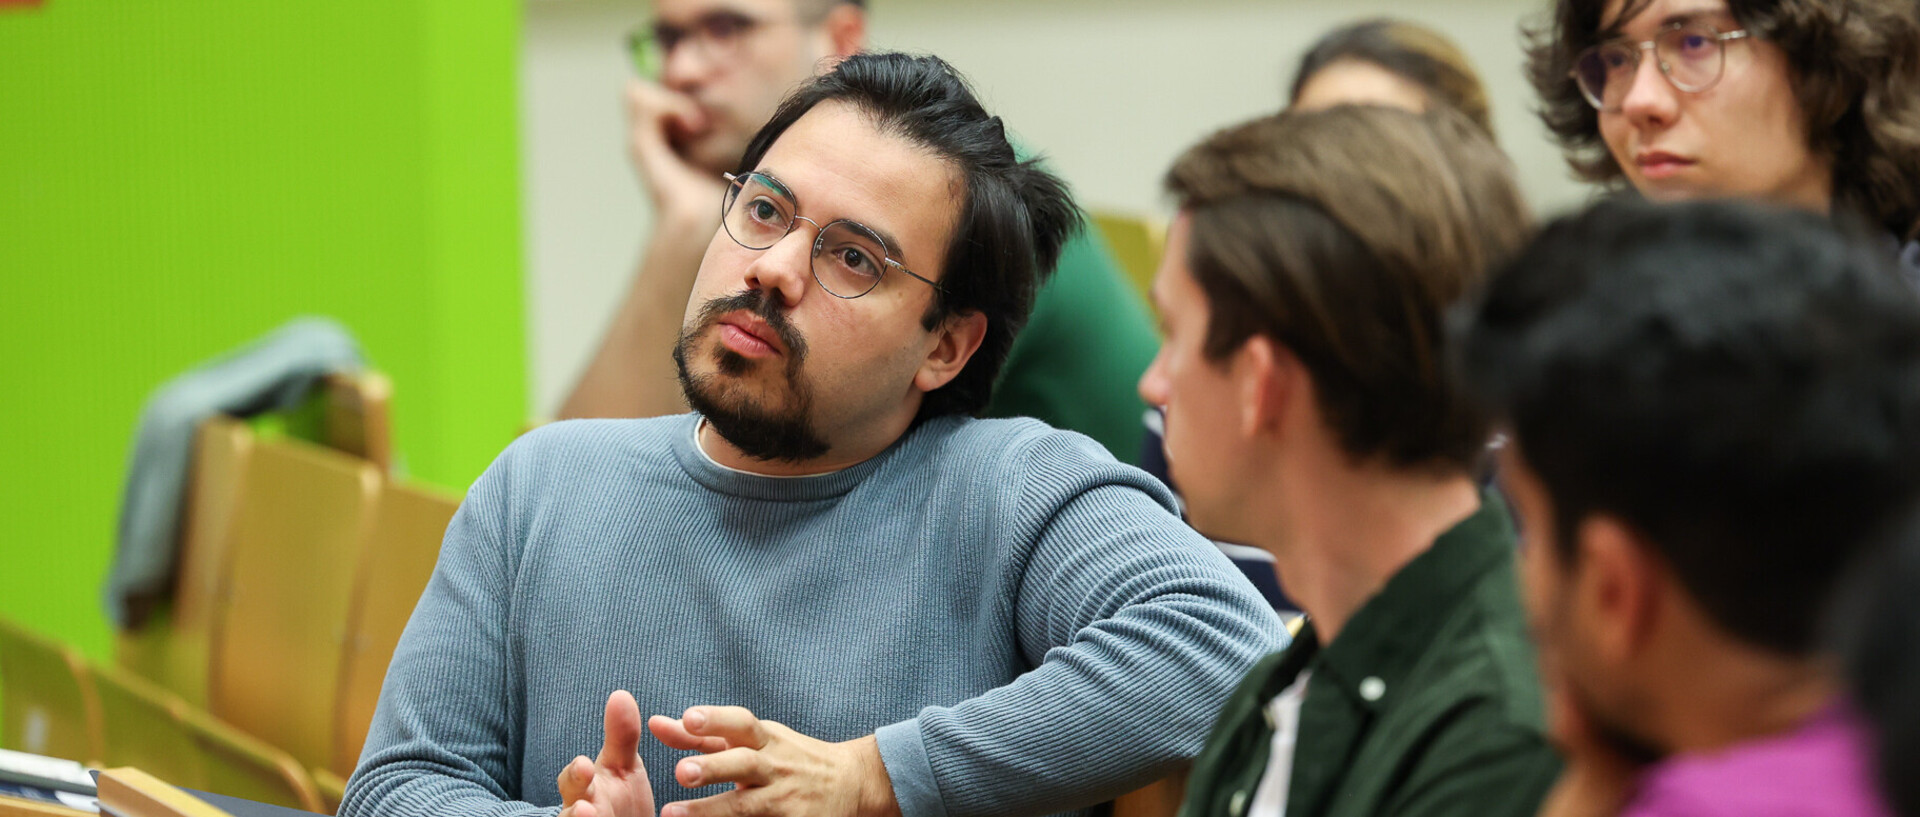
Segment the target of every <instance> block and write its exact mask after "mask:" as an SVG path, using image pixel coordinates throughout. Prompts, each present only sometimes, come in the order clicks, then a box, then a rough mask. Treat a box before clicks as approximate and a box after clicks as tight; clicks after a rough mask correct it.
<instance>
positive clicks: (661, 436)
mask: <svg viewBox="0 0 1920 817" xmlns="http://www.w3.org/2000/svg"><path fill="white" fill-rule="evenodd" d="M692 427H693V420H692V416H691V415H675V416H671V417H650V418H645V419H638V420H561V421H558V422H553V423H547V424H546V425H542V426H539V427H537V428H534V429H532V430H530V431H528V432H527V433H525V434H522V435H520V437H519V438H518V439H516V440H514V441H513V442H512V443H511V444H509V445H508V446H507V449H506V450H505V451H503V452H501V454H500V458H499V459H498V460H497V461H496V462H495V463H494V467H495V468H496V469H497V468H502V467H505V468H510V469H513V470H515V471H521V472H544V471H548V470H552V469H554V468H563V469H566V470H569V471H574V472H580V471H585V470H594V469H595V467H596V466H597V465H599V464H611V463H631V462H634V461H635V458H637V457H638V458H658V457H666V456H670V455H669V451H670V448H671V445H672V440H673V435H675V434H679V433H685V434H688V435H691V434H692V433H693V432H692ZM689 438H690V437H689Z"/></svg>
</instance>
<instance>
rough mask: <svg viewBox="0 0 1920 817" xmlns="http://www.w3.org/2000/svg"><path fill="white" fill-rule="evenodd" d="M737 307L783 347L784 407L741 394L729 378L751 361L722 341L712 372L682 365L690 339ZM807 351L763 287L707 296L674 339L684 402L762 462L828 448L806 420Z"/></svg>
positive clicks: (809, 400) (808, 456)
mask: <svg viewBox="0 0 1920 817" xmlns="http://www.w3.org/2000/svg"><path fill="white" fill-rule="evenodd" d="M739 311H745V312H752V313H753V314H755V315H758V316H759V317H760V318H761V319H762V320H765V321H766V322H767V326H769V327H771V328H772V329H773V332H774V333H775V334H777V335H779V337H780V343H781V344H782V345H784V346H785V347H786V349H787V365H786V379H787V393H788V397H789V399H788V400H787V401H786V405H785V407H784V408H781V409H777V410H776V409H772V408H769V407H768V406H766V405H764V404H762V403H761V402H760V401H759V400H756V399H754V398H752V397H749V396H746V395H744V394H740V393H739V392H740V391H741V389H740V387H739V386H738V385H737V384H736V383H733V382H728V381H730V380H732V379H736V378H740V377H743V376H745V375H746V374H747V373H748V372H750V371H752V370H753V367H754V361H752V360H749V359H747V358H746V357H745V356H744V355H741V354H740V353H738V352H735V351H733V350H732V349H728V348H726V347H725V346H724V345H723V346H719V347H718V348H716V349H715V350H714V355H713V362H714V365H715V367H717V368H718V369H719V373H718V374H717V375H695V374H693V373H692V371H690V370H689V369H688V368H687V356H688V355H689V354H691V353H692V351H693V344H694V341H695V339H697V338H698V337H700V336H701V335H703V334H705V333H706V332H707V330H708V329H711V328H712V327H713V326H714V325H715V324H716V323H717V322H718V320H719V318H720V316H722V315H725V314H727V313H729V312H739ZM806 356H807V343H806V339H805V338H802V337H801V336H800V332H799V330H796V329H794V328H793V324H792V323H791V322H789V321H788V320H787V313H786V310H784V309H782V308H781V307H780V306H779V304H778V302H777V301H776V300H775V299H774V297H773V294H772V293H771V292H770V291H768V290H749V291H746V292H741V293H737V294H734V295H728V296H725V297H721V298H714V299H713V300H710V301H707V302H706V304H704V305H702V306H701V307H700V313H699V314H698V315H697V316H696V317H695V319H694V321H693V324H692V328H690V329H682V330H681V332H680V338H679V340H677V341H676V342H675V343H674V344H673V362H674V365H675V367H676V368H677V369H678V370H679V373H680V391H681V393H682V394H684V395H685V396H686V398H687V405H689V406H691V407H693V410H694V411H697V412H699V413H700V414H701V416H703V417H706V418H707V422H708V423H710V424H711V425H712V426H713V430H714V431H715V432H716V433H718V434H719V435H720V436H721V438H723V439H725V440H726V441H727V442H728V443H729V444H731V445H732V446H733V447H734V448H737V449H739V450H740V453H742V454H745V455H747V456H748V457H752V458H753V459H757V460H761V461H765V462H774V461H779V462H790V463H799V462H805V461H807V460H812V459H817V458H819V457H821V456H822V455H825V454H826V453H827V451H828V450H829V447H828V445H827V441H826V440H825V439H824V438H823V437H822V436H821V434H820V432H819V431H818V430H816V429H815V428H814V427H813V424H812V422H811V421H810V420H809V419H808V416H809V415H810V414H811V412H812V409H813V389H812V388H811V386H809V385H808V383H807V382H806V381H805V380H804V379H803V378H802V377H801V372H800V368H801V364H802V363H804V362H805V361H806Z"/></svg>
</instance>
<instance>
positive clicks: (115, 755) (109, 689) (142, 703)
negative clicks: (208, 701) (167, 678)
mask: <svg viewBox="0 0 1920 817" xmlns="http://www.w3.org/2000/svg"><path fill="white" fill-rule="evenodd" d="M94 681H95V688H96V689H97V690H98V692H99V695H100V714H101V723H102V727H103V728H102V736H103V738H104V739H103V741H102V742H103V746H102V747H101V757H100V765H102V766H115V767H118V766H132V767H135V768H138V769H140V770H141V771H144V772H146V773H148V774H151V775H153V776H155V777H158V778H160V779H161V780H165V781H166V782H168V783H170V784H172V785H175V786H181V787H185V788H189V789H206V788H207V772H206V768H205V766H204V765H203V764H202V762H201V752H200V749H199V746H198V744H197V743H196V742H195V741H194V739H193V736H192V734H191V733H190V732H189V731H188V729H187V725H186V718H185V713H186V712H187V711H188V710H190V709H191V707H189V706H187V704H186V702H184V701H182V700H181V699H180V696H178V695H175V694H173V693H171V692H169V691H167V690H165V689H163V688H161V687H160V686H159V685H157V684H154V683H153V682H151V681H148V680H146V679H143V678H140V677H138V676H136V675H134V674H132V673H130V672H125V671H122V670H119V669H116V668H113V667H98V668H95V669H94Z"/></svg>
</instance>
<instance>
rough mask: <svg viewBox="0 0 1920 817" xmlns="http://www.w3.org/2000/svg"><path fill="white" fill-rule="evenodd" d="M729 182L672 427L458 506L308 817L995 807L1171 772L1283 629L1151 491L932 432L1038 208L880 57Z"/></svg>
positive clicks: (1059, 462)
mask: <svg viewBox="0 0 1920 817" xmlns="http://www.w3.org/2000/svg"><path fill="white" fill-rule="evenodd" d="M727 177H728V181H729V186H728V188H727V192H726V195H725V200H724V202H716V205H718V206H721V207H722V208H723V213H724V215H723V219H722V228H721V229H720V230H719V231H717V232H716V234H715V235H714V237H713V239H712V242H711V243H710V244H709V245H708V247H707V251H706V256H705V258H704V260H703V262H702V264H701V267H700V272H699V277H698V279H697V281H696V283H695V285H694V291H693V296H692V298H691V300H690V302H689V303H688V307H687V313H686V314H687V317H686V321H685V323H684V326H683V330H682V334H681V339H680V342H679V344H678V347H677V348H676V350H675V358H676V359H677V361H678V362H679V364H680V365H679V371H680V379H681V382H682V386H683V388H684V390H685V391H686V394H687V398H688V402H689V404H690V405H692V406H693V407H694V409H695V412H694V413H693V414H689V415H684V416H679V417H664V418H655V419H649V420H594V421H575V422H567V423H559V424H556V425H552V426H548V427H545V428H542V429H540V430H538V431H535V432H533V433H531V434H528V435H527V436H526V437H524V438H523V439H521V440H519V441H517V442H515V443H514V444H513V445H512V446H511V447H510V448H508V449H507V451H506V453H504V454H502V455H501V457H500V459H499V460H498V461H496V462H495V463H494V464H493V466H492V467H491V468H489V469H488V471H487V473H486V474H485V475H483V476H482V477H481V478H480V479H479V481H477V482H476V483H475V484H474V486H473V488H472V489H471V490H470V491H469V493H468V495H467V499H466V502H465V504H463V505H462V506H461V509H460V512H459V513H458V514H457V515H456V516H455V518H454V520H453V523H452V525H451V526H450V527H449V528H448V531H447V536H446V541H445V544H444V545H443V547H442V550H441V555H440V562H439V565H438V567H437V568H436V569H435V572H434V576H433V579H432V581H431V582H430V583H429V584H428V587H427V590H426V592H425V594H424V595H423V597H422V598H421V600H420V604H419V606H418V608H417V609H416V610H415V612H414V615H413V618H412V620H411V622H410V623H409V624H408V626H407V631H406V634H405V636H404V637H403V638H402V640H401V642H400V646H399V649H398V651H397V652H396V653H395V655H394V659H393V664H392V667H391V669H390V670H389V671H388V675H387V679H386V685H385V687H384V689H383V691H382V693H381V699H380V705H379V709H378V712H377V714H376V715H375V717H374V722H373V727H372V731H371V733H370V734H369V736H368V739H367V744H366V748H365V750H364V752H363V754H362V756H361V759H360V766H359V769H358V770H357V771H356V772H355V773H354V775H353V778H352V780H351V781H350V782H349V784H348V787H347V794H346V798H345V802H344V803H343V804H342V806H341V814H343V815H348V816H349V817H357V816H359V815H381V816H382V817H385V815H401V814H427V813H432V814H463V815H481V814H485V815H551V814H554V813H555V810H556V808H559V809H561V812H560V813H561V814H562V815H563V817H610V815H648V816H650V815H652V814H653V813H654V808H655V805H656V804H664V805H663V806H662V807H661V808H660V811H659V813H660V814H661V815H662V817H700V816H701V815H712V814H727V815H735V814H788V815H812V814H821V815H890V814H901V815H908V817H920V816H921V815H953V816H954V817H961V816H962V815H975V814H999V815H1027V814H1046V813H1054V812H1068V811H1074V810H1078V809H1085V808H1087V807H1089V806H1092V805H1094V804H1096V803H1098V802H1100V801H1102V800H1106V799H1109V798H1112V797H1113V796H1115V795H1117V794H1120V793H1122V792H1124V791H1126V790H1128V789H1132V788H1136V787H1138V786H1140V785H1142V784H1144V783H1146V782H1148V781H1149V780H1151V779H1153V778H1156V777H1159V776H1162V775H1165V774H1168V773H1170V772H1173V771H1176V770H1178V769H1179V768H1180V767H1181V766H1183V765H1184V764H1185V763H1186V762H1188V761H1189V760H1190V759H1191V758H1192V757H1193V756H1194V755H1195V754H1197V753H1198V752H1199V750H1200V748H1201V744H1202V742H1203V740H1204V739H1205V737H1206V734H1207V731H1208V729H1209V727H1210V726H1211V725H1212V721H1213V717H1214V714H1215V713H1217V712H1218V711H1219V709H1220V707H1221V705H1222V703H1223V701H1224V700H1225V698H1226V695H1227V693H1228V692H1229V691H1230V690H1231V689H1232V687H1233V685H1234V684H1235V682H1237V681H1238V680H1239V678H1240V677H1241V676H1242V675H1244V674H1245V672H1246V671H1247V669H1248V667H1250V666H1251V665H1252V664H1253V662H1254V661H1255V660H1257V659H1258V658H1259V657H1260V656H1262V655H1265V654H1267V653H1270V652H1273V651H1274V650H1276V649H1279V648H1280V647H1282V646H1284V644H1285V641H1286V636H1285V631H1284V629H1283V628H1282V627H1281V624H1280V622H1279V621H1278V620H1277V619H1276V618H1274V615H1273V612H1272V611H1271V610H1270V609H1269V608H1268V607H1267V605H1266V604H1265V602H1263V601H1262V600H1261V598H1260V596H1259V595H1258V594H1257V593H1256V592H1255V591H1254V589H1253V588H1252V587H1251V586H1250V585H1248V584H1247V583H1246V580H1245V579H1244V578H1242V577H1241V576H1240V574H1239V573H1238V572H1237V571H1236V570H1235V569H1234V568H1233V567H1232V565H1230V564H1229V563H1228V562H1227V561H1226V560H1225V558H1223V557H1222V556H1221V555H1220V553H1219V551H1218V550H1217V549H1215V548H1213V547H1212V545H1210V544H1209V543H1207V542H1206V540H1204V539H1202V538H1200V537H1199V536H1198V535H1197V534H1195V533H1193V532H1192V531H1191V530H1190V529H1188V528H1186V527H1185V526H1184V525H1183V524H1182V523H1181V522H1180V521H1179V520H1178V519H1177V518H1176V517H1175V516H1174V515H1173V512H1172V498H1171V496H1169V495H1168V494H1167V493H1166V491H1165V490H1164V489H1163V488H1161V487H1160V485H1159V484H1158V483H1156V482H1154V481H1153V480H1152V479H1151V478H1149V477H1147V476H1146V475H1144V474H1143V473H1141V472H1139V471H1136V470H1133V469H1132V468H1129V467H1126V466H1122V465H1120V464H1119V463H1117V462H1115V461H1114V460H1113V458H1112V457H1111V456H1109V455H1108V454H1107V453H1106V452H1105V451H1104V450H1103V449H1102V448H1101V447H1100V446H1099V444H1097V443H1095V442H1094V441H1092V440H1091V439H1088V438H1086V437H1083V436H1080V435H1077V434H1072V433H1068V432H1061V431H1056V430H1054V429H1051V428H1048V427H1046V426H1044V425H1041V424H1040V423H1038V422H1035V421H1031V420H976V419H971V418H969V417H968V416H967V415H969V414H971V413H973V412H975V411H977V410H979V409H980V407H981V406H984V405H985V404H986V402H987V399H988V397H989V395H990V393H991V391H992V386H993V381H994V376H995V374H996V372H997V370H998V368H999V366H1000V364H1001V362H1002V361H1003V360H1004V359H1005V357H1006V354H1007V349H1008V347H1009V346H1010V345H1011V343H1012V341H1013V337H1014V334H1015V332H1016V331H1017V330H1018V328H1019V325H1020V323H1021V322H1022V321H1023V320H1024V319H1025V316H1026V314H1027V311H1028V309H1029V307H1030V306H1031V304H1032V299H1033V293H1034V290H1035V288H1036V287H1037V285H1038V283H1039V281H1040V279H1041V277H1042V275H1043V274H1044V272H1045V271H1046V270H1049V269H1051V267H1052V265H1053V263H1054V261H1055V259H1056V258H1057V256H1058V254H1059V251H1060V247H1061V245H1062V243H1063V242H1064V241H1065V239H1066V237H1067V236H1068V235H1069V233H1070V232H1071V230H1072V228H1073V227H1075V226H1076V225H1077V223H1078V222H1079V213H1078V211H1077V210H1076V209H1075V208H1074V206H1073V204H1072V202H1071V199H1070V198H1069V196H1068V194H1067V191H1066V189H1065V188H1064V186H1063V185H1062V184H1061V183H1060V182H1059V181H1058V180H1057V179H1055V178H1053V177H1052V176H1050V175H1048V174H1047V173H1046V172H1044V171H1043V170H1041V169H1040V168H1039V167H1037V166H1036V165H1034V164H1033V163H1031V162H1022V161H1019V160H1018V159H1016V158H1015V156H1014V151H1013V148H1012V146H1011V145H1009V144H1008V142H1007V139H1006V134H1005V133H1004V131H1003V128H1002V126H1001V123H1000V121H999V119H997V118H995V117H992V116H990V115H988V114H987V113H986V111H984V110H983V109H982V108H981V106H980V104H979V103H978V102H977V101H976V100H975V98H974V97H973V95H972V93H971V92H970V91H969V90H968V89H967V88H966V85H965V83H964V81H963V80H962V79H961V78H960V77H959V76H958V75H957V74H956V73H955V72H954V71H953V70H952V69H951V68H950V67H948V66H947V65H946V64H945V63H944V62H941V61H940V60H938V59H936V58H931V57H921V58H912V57H906V56H901V55H892V54H881V55H862V56H857V57H853V58H851V59H848V60H847V61H845V62H844V63H842V64H841V65H840V66H839V67H838V68H837V69H836V70H835V71H834V72H833V73H830V74H827V75H825V76H823V77H821V78H819V79H816V80H813V81H812V82H810V83H809V84H808V85H805V86H803V87H801V88H800V89H799V90H797V91H796V92H795V94H794V95H793V96H791V97H789V98H788V99H787V101H786V102H785V103H784V104H783V105H782V106H781V108H780V109H779V111H778V112H777V113H776V114H775V115H774V117H773V119H772V120H771V121H769V122H768V124H767V125H766V127H765V128H764V129H762V130H761V132H760V133H759V135H758V136H756V137H755V139H754V141H753V142H752V144H751V145H750V146H749V148H748V150H747V152H746V155H745V156H744V157H743V159H742V162H741V165H740V168H739V170H738V171H737V172H735V173H732V174H727ZM603 702H604V705H603ZM642 712H645V713H650V714H653V717H652V718H651V720H650V721H648V723H647V724H646V726H647V730H648V731H650V732H652V737H651V739H645V738H643V736H642V734H641V732H642V728H641V713H642ZM668 714H671V715H678V716H679V717H667V716H666V715H668ZM595 744H599V745H600V746H601V748H600V750H599V754H598V757H597V758H596V759H588V758H586V757H584V756H579V755H577V754H576V753H578V752H580V751H581V750H583V749H591V748H592V747H593V746H594V745H595ZM649 771H651V772H652V773H653V777H652V778H649V776H648V772H649ZM726 784H732V785H731V786H729V785H726Z"/></svg>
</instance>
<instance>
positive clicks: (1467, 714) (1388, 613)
mask: <svg viewBox="0 0 1920 817" xmlns="http://www.w3.org/2000/svg"><path fill="white" fill-rule="evenodd" d="M1514 548H1515V540H1514V533H1513V526H1512V524H1511V523H1510V522H1509V520H1508V518H1507V511H1506V506H1505V504H1504V503H1502V502H1501V501H1500V499H1499V498H1498V497H1497V496H1495V495H1492V494H1490V493H1488V494H1483V495H1482V497H1481V506H1480V510H1479V511H1478V512H1476V513H1475V514H1474V515H1473V516H1471V517H1468V518H1467V519H1466V520H1465V521H1463V522H1461V523H1460V524H1459V525H1456V526H1454V528H1453V529H1452V530H1449V531H1447V532H1446V533H1445V534H1442V535H1441V536H1440V538H1439V539H1437V540H1435V541H1434V544H1433V547H1432V548H1431V549H1429V550H1428V551H1427V552H1425V553H1422V554H1420V555H1419V556H1418V557H1415V558H1414V560H1413V561H1411V562H1409V563H1408V564H1407V566H1406V567H1404V568H1401V570H1400V572H1399V573H1396V574H1394V576H1393V578H1392V579H1389V580H1388V581H1387V584H1386V587H1385V588H1383V589H1382V590H1381V591H1380V593H1379V595H1376V596H1374V597H1373V598H1372V599H1370V600H1369V601H1368V602H1367V603H1366V605H1365V606H1363V607H1361V608H1360V610H1359V612H1357V613H1355V614H1354V616H1353V619H1352V620H1351V621H1350V622H1348V624H1347V626H1346V628H1345V629H1344V630H1342V631H1341V633H1340V637H1339V638H1338V639H1336V640H1335V641H1334V643H1333V644H1332V645H1331V646H1328V647H1325V648H1322V647H1321V645H1320V639H1319V638H1318V636H1317V635H1316V634H1315V633H1314V631H1313V626H1312V625H1311V624H1309V625H1308V626H1307V628H1306V629H1305V630H1304V631H1303V632H1301V634H1300V636H1299V637H1298V638H1296V639H1295V640H1294V642H1293V645H1292V646H1291V647H1289V648H1288V649H1286V650H1284V651H1282V652H1278V653H1275V654H1273V655H1270V656H1268V657H1267V658H1265V659H1263V660H1262V661H1261V662H1260V663H1259V664H1256V665H1255V666H1254V668H1253V669H1252V671H1250V672H1248V673H1247V677H1246V679H1245V680H1243V681H1241V683H1240V686H1239V688H1238V689H1236V690H1234V692H1233V695H1232V696H1231V697H1230V698H1228V700H1227V706H1226V708H1225V709H1224V710H1222V712H1221V715H1220V720H1219V722H1218V723H1217V724H1216V725H1215V726H1214V730H1213V735H1212V737H1210V738H1208V740H1207V748H1206V749H1205V750H1204V751H1202V752H1201V754H1200V758H1199V759H1198V760H1197V761H1196V762H1195V763H1194V768H1193V775H1192V777H1191V779H1190V780H1189V782H1188V788H1187V797H1186V802H1185V803H1184V804H1183V805H1182V806H1181V808H1180V814H1181V817H1203V815H1205V816H1209V817H1210V816H1211V815H1224V817H1241V816H1242V815H1244V814H1246V813H1247V808H1248V807H1249V806H1250V805H1251V803H1252V801H1253V795H1254V790H1255V789H1256V788H1258V787H1259V785H1260V779H1261V778H1262V777H1263V776H1264V775H1265V774H1266V769H1267V757H1268V753H1269V751H1270V749H1271V746H1272V740H1273V729H1272V727H1271V726H1270V725H1269V723H1268V721H1267V716H1266V704H1267V702H1268V701H1270V700H1272V699H1273V697H1274V696H1276V695H1278V694H1280V692H1281V691H1282V690H1284V689H1285V688H1286V687H1287V686H1289V685H1290V684H1292V683H1293V681H1294V679H1295V678H1297V677H1298V676H1299V675H1300V673H1301V671H1303V670H1311V671H1312V673H1313V674H1312V677H1311V680H1310V681H1308V683H1307V697H1306V701H1305V702H1304V703H1303V704H1302V705H1301V708H1300V721H1299V722H1300V733H1299V736H1298V739H1297V741H1296V743H1295V745H1294V763H1293V777H1292V782H1291V785H1290V790H1289V791H1288V798H1287V810H1286V813H1287V817H1321V816H1322V815H1326V816H1327V817H1332V816H1333V815H1384V814H1392V815H1460V817H1468V816H1469V815H1471V817H1499V816H1500V815H1523V814H1533V813H1534V812H1535V810H1536V809H1537V808H1538V806H1539V804H1540V800H1541V798H1542V797H1543V796H1545V794H1546V790H1547V787H1548V786H1550V785H1552V783H1553V780H1554V778H1555V776H1556V775H1558V774H1559V770H1560V761H1559V758H1558V757H1557V756H1556V755H1555V754H1554V752H1553V750H1552V748H1551V747H1550V746H1549V745H1548V744H1547V741H1546V737H1545V734H1544V724H1543V720H1544V715H1543V712H1542V704H1541V695H1540V685H1539V679H1538V674H1537V669H1536V666H1535V663H1534V652H1533V648H1532V646H1531V644H1530V642H1529V641H1528V640H1527V635H1526V628H1525V616H1524V614H1523V613H1522V611H1521V607H1520V600H1519V596H1518V590H1519V588H1518V586H1517V585H1516V583H1515V582H1516V578H1515V575H1514Z"/></svg>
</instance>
